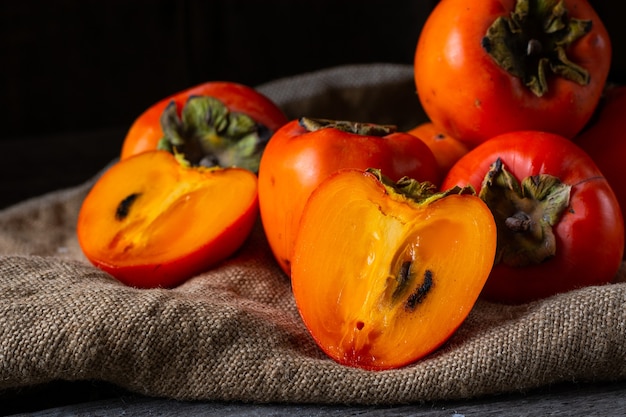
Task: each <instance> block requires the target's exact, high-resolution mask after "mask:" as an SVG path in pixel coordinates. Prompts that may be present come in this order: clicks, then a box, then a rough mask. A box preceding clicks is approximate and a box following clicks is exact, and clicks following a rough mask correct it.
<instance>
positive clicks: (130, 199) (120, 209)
mask: <svg viewBox="0 0 626 417" xmlns="http://www.w3.org/2000/svg"><path fill="white" fill-rule="evenodd" d="M140 195H141V193H132V194H129V195H128V196H126V197H125V198H124V199H123V200H122V201H120V203H119V204H118V205H117V208H116V209H115V220H117V221H122V220H124V219H125V218H126V217H127V216H128V212H129V211H130V207H131V206H132V205H133V203H134V202H135V200H137V197H139V196H140Z"/></svg>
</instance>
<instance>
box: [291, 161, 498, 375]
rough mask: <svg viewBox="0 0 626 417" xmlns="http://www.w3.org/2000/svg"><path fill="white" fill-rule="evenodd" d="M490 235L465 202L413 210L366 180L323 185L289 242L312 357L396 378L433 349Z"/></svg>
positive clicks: (445, 198)
mask: <svg viewBox="0 0 626 417" xmlns="http://www.w3.org/2000/svg"><path fill="white" fill-rule="evenodd" d="M495 249H496V227H495V222H494V219H493V216H492V214H491V212H490V211H489V209H488V208H487V206H486V205H485V204H484V203H483V202H482V201H481V200H480V199H479V198H478V197H477V196H476V195H475V194H473V193H471V194H469V193H462V192H458V193H456V192H451V193H449V194H447V193H443V194H435V195H433V196H430V197H429V196H426V197H425V198H423V199H421V200H416V199H413V198H411V197H408V196H407V195H405V194H404V193H403V192H400V191H398V190H397V189H396V188H394V187H391V186H390V185H389V184H384V183H383V182H381V181H380V179H379V178H378V177H377V176H376V175H374V174H372V173H371V172H368V171H359V170H344V171H339V172H337V173H335V174H333V175H331V176H330V177H329V178H328V179H326V180H325V181H324V182H323V183H322V184H321V185H320V186H319V187H318V188H316V190H315V191H314V192H313V194H312V195H311V197H310V199H309V200H308V202H307V204H306V206H305V209H304V212H303V217H302V221H301V224H300V228H299V231H298V234H297V237H296V245H295V248H294V258H293V264H292V286H293V292H294V297H295V300H296V304H297V306H298V309H299V312H300V315H301V317H302V319H303V321H304V323H305V325H306V327H307V328H308V330H309V332H310V333H311V335H312V337H313V338H314V339H315V341H316V342H317V344H318V345H319V346H320V347H321V349H322V350H323V351H324V352H325V353H326V354H328V355H329V356H330V357H331V358H332V359H334V360H335V361H337V362H339V363H341V364H344V365H348V366H354V367H358V368H364V369H370V370H380V369H391V368H398V367H401V366H404V365H407V364H409V363H412V362H414V361H416V360H418V359H420V358H422V357H424V356H425V355H427V354H429V353H431V352H432V351H433V350H435V349H436V348H437V347H439V346H440V345H441V344H443V343H444V342H445V341H446V340H447V339H448V338H449V337H450V336H451V335H452V334H453V333H454V331H455V330H456V329H457V328H458V327H459V326H460V325H461V323H462V322H463V321H464V320H465V318H466V316H467V315H468V314H469V312H470V310H471V309H472V307H473V305H474V303H475V302H476V300H477V298H478V295H479V294H480V292H481V289H482V288H483V285H484V284H485V281H486V279H487V277H488V275H489V272H490V270H491V266H492V264H493V260H494V255H495Z"/></svg>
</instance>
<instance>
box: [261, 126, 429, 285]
mask: <svg viewBox="0 0 626 417" xmlns="http://www.w3.org/2000/svg"><path fill="white" fill-rule="evenodd" d="M342 168H359V169H367V168H379V169H381V170H382V171H383V172H384V173H385V175H387V176H389V177H390V178H392V179H394V180H397V179H399V178H400V177H402V176H409V177H411V178H415V179H418V180H422V181H431V182H433V183H438V182H439V177H438V171H437V164H436V161H435V157H434V156H433V154H432V152H431V151H430V149H429V148H428V147H427V146H426V145H425V144H424V143H423V142H422V141H421V140H420V139H418V138H416V137H415V136H412V135H409V134H408V133H403V132H396V133H392V134H389V135H387V136H384V137H378V136H369V135H360V134H355V133H348V132H344V131H341V130H338V129H335V128H325V129H321V130H317V131H309V130H307V129H306V128H305V127H303V126H302V125H301V124H300V122H299V120H292V121H290V122H289V123H287V124H286V125H285V126H283V127H282V128H281V129H279V130H278V131H277V132H276V133H275V134H274V136H272V138H271V139H270V141H269V142H268V144H267V146H266V148H265V151H264V153H263V156H262V157H261V164H260V167H259V208H260V213H261V220H262V222H263V227H264V230H265V234H266V236H267V239H268V242H269V244H270V247H271V249H272V252H273V254H274V256H275V258H276V260H277V261H278V263H279V265H280V267H281V269H282V270H283V271H284V272H285V273H286V274H287V275H290V269H291V268H290V262H291V255H292V251H293V245H294V241H295V236H296V232H297V229H298V224H299V222H300V216H301V213H302V209H303V208H304V204H305V203H306V200H307V198H308V197H309V195H310V194H311V192H312V191H313V190H314V189H315V187H317V185H318V184H319V183H320V182H321V181H322V180H323V179H324V178H326V177H327V176H328V175H330V174H332V173H333V172H335V171H337V170H339V169H342Z"/></svg>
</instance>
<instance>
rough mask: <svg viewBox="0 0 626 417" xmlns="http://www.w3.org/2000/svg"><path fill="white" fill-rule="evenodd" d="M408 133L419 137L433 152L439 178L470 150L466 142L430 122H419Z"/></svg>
mask: <svg viewBox="0 0 626 417" xmlns="http://www.w3.org/2000/svg"><path fill="white" fill-rule="evenodd" d="M408 133H410V134H411V135H414V136H417V137H418V138H420V139H421V140H422V141H423V142H424V143H425V144H426V145H427V146H428V147H429V148H430V150H431V151H432V152H433V155H435V159H436V160H437V165H439V172H440V174H441V178H444V177H445V176H446V174H447V173H448V171H449V170H450V168H452V166H453V165H454V164H455V163H456V161H458V160H459V158H461V157H462V156H463V155H465V154H466V153H467V152H469V150H470V149H469V147H468V146H467V144H466V143H464V142H461V141H460V140H458V139H455V138H453V137H452V136H450V135H448V134H446V133H445V132H443V131H442V130H441V129H440V128H439V127H438V126H436V125H435V124H434V123H432V122H424V123H421V124H419V125H417V126H415V127H414V128H413V129H411V130H409V131H408Z"/></svg>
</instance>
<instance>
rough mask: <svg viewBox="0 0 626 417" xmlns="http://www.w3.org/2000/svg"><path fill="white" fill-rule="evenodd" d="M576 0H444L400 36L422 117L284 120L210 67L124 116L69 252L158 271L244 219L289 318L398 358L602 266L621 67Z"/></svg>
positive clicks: (341, 346)
mask: <svg viewBox="0 0 626 417" xmlns="http://www.w3.org/2000/svg"><path fill="white" fill-rule="evenodd" d="M610 65H611V39H610V38H609V35H608V33H607V31H606V29H605V27H604V25H603V23H602V21H601V20H600V18H599V17H598V15H597V14H596V13H595V11H594V10H593V9H592V7H591V6H590V5H589V3H588V2H587V1H586V0H560V1H557V0H536V1H533V2H531V1H528V0H511V1H507V2H502V1H498V0H482V1H479V2H466V1H464V0H441V1H440V2H439V3H438V5H437V6H436V7H435V8H434V9H433V11H432V13H431V15H430V16H429V17H428V19H427V21H426V23H425V25H424V27H423V29H422V32H421V34H420V37H419V40H418V42H417V45H416V49H415V60H414V65H413V67H414V76H415V86H416V91H417V95H418V97H419V99H420V102H421V104H422V107H423V109H424V111H425V112H426V115H427V116H428V120H427V121H425V122H424V123H422V124H420V125H418V126H415V127H414V128H413V129H411V130H409V131H408V132H402V131H399V130H398V129H397V128H396V127H395V126H394V125H379V124H375V123H369V122H368V121H346V120H327V119H316V118H313V117H310V115H305V114H303V115H301V117H299V118H298V119H295V120H288V119H287V118H286V117H285V115H284V113H283V112H282V111H281V109H280V108H279V107H278V106H277V105H276V104H275V103H273V102H272V101H271V100H270V99H269V98H267V97H265V96H263V95H262V94H260V93H259V92H258V91H256V90H254V89H252V88H250V87H246V86H242V85H240V84H237V83H232V82H208V83H205V84H202V85H199V86H195V87H193V88H190V89H187V90H185V91H182V92H180V93H178V94H175V95H172V96H170V97H167V98H164V99H163V100H161V101H159V102H158V103H156V104H154V105H153V106H151V107H150V108H149V109H147V110H146V112H144V113H143V114H142V115H140V116H139V117H138V118H137V120H136V121H135V123H134V124H133V125H132V126H131V128H130V130H129V132H128V134H127V137H126V139H125V141H124V145H123V148H122V152H121V158H120V161H119V162H117V163H116V164H114V165H113V166H112V167H111V168H110V169H109V170H108V171H107V172H106V173H105V174H104V175H103V176H102V177H101V178H100V179H99V180H98V181H97V182H96V184H95V185H94V187H93V188H92V190H91V191H90V193H89V194H88V195H87V197H86V198H85V201H84V203H83V205H82V207H81V210H80V213H79V218H78V223H77V235H78V239H79V243H80V245H81V247H82V249H83V252H84V253H85V255H86V257H87V258H88V259H89V260H90V261H91V262H92V263H93V264H94V265H96V266H98V267H100V268H102V269H103V270H105V271H107V272H109V273H110V274H111V275H112V276H113V277H115V278H117V279H118V280H120V281H121V282H123V283H124V284H127V285H131V286H136V287H141V288H154V287H174V286H176V285H178V284H180V283H182V282H183V281H185V280H186V279H189V278H191V277H193V276H194V275H197V274H199V273H202V272H203V271H206V270H207V269H209V268H212V267H215V266H216V265H218V264H219V263H220V262H221V261H223V260H225V259H227V258H229V257H231V256H232V255H233V254H234V253H236V251H237V250H238V249H240V247H241V246H242V244H243V242H244V241H245V240H246V238H247V237H248V235H249V234H250V233H251V230H252V228H253V226H254V224H255V222H256V221H257V219H259V217H260V220H261V223H262V226H263V230H264V232H265V235H266V237H267V242H268V244H269V247H270V249H271V251H272V253H273V255H274V257H275V261H276V263H277V265H278V266H279V267H280V270H282V272H284V274H286V275H287V276H288V277H289V279H290V282H291V286H292V289H293V295H294V298H295V302H296V305H297V308H298V311H299V313H300V316H301V318H302V322H303V325H304V326H306V328H307V329H308V330H309V332H310V334H311V336H312V338H313V339H314V340H315V341H316V343H317V344H318V345H319V347H320V348H321V349H322V350H323V351H324V352H325V353H326V354H327V355H328V356H329V357H330V358H332V359H333V360H335V361H336V362H338V363H340V364H343V365H346V366H354V367H358V368H363V369H369V370H382V369H392V368H398V367H401V366H406V365H408V364H410V363H412V362H415V361H417V360H419V359H421V358H424V357H425V356H427V355H428V354H430V353H432V352H433V351H434V350H435V349H437V348H438V347H439V346H441V345H442V344H443V343H445V342H446V341H447V340H448V339H449V337H450V336H451V335H452V334H454V332H455V330H456V329H457V328H458V327H459V326H460V325H461V324H462V323H463V321H464V320H465V319H466V317H467V315H468V314H469V312H470V311H471V309H472V308H473V306H474V305H475V303H476V301H477V300H478V299H479V298H483V299H485V300H489V301H491V302H497V303H508V304H519V303H528V302H535V301H537V300H540V299H543V298H546V297H551V296H556V295H557V294H560V293H564V292H568V291H573V290H576V289H579V288H582V287H585V286H590V285H608V284H610V283H611V281H612V280H613V278H614V277H615V275H616V273H617V271H618V269H619V268H620V266H621V264H622V261H623V256H624V212H623V209H624V207H626V181H624V180H623V178H622V169H621V166H620V165H621V160H622V158H623V156H624V155H626V138H625V137H624V136H625V135H626V133H624V132H626V118H624V117H623V109H624V108H625V107H626V86H616V85H611V84H609V82H608V81H607V80H608V74H609V69H610Z"/></svg>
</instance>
